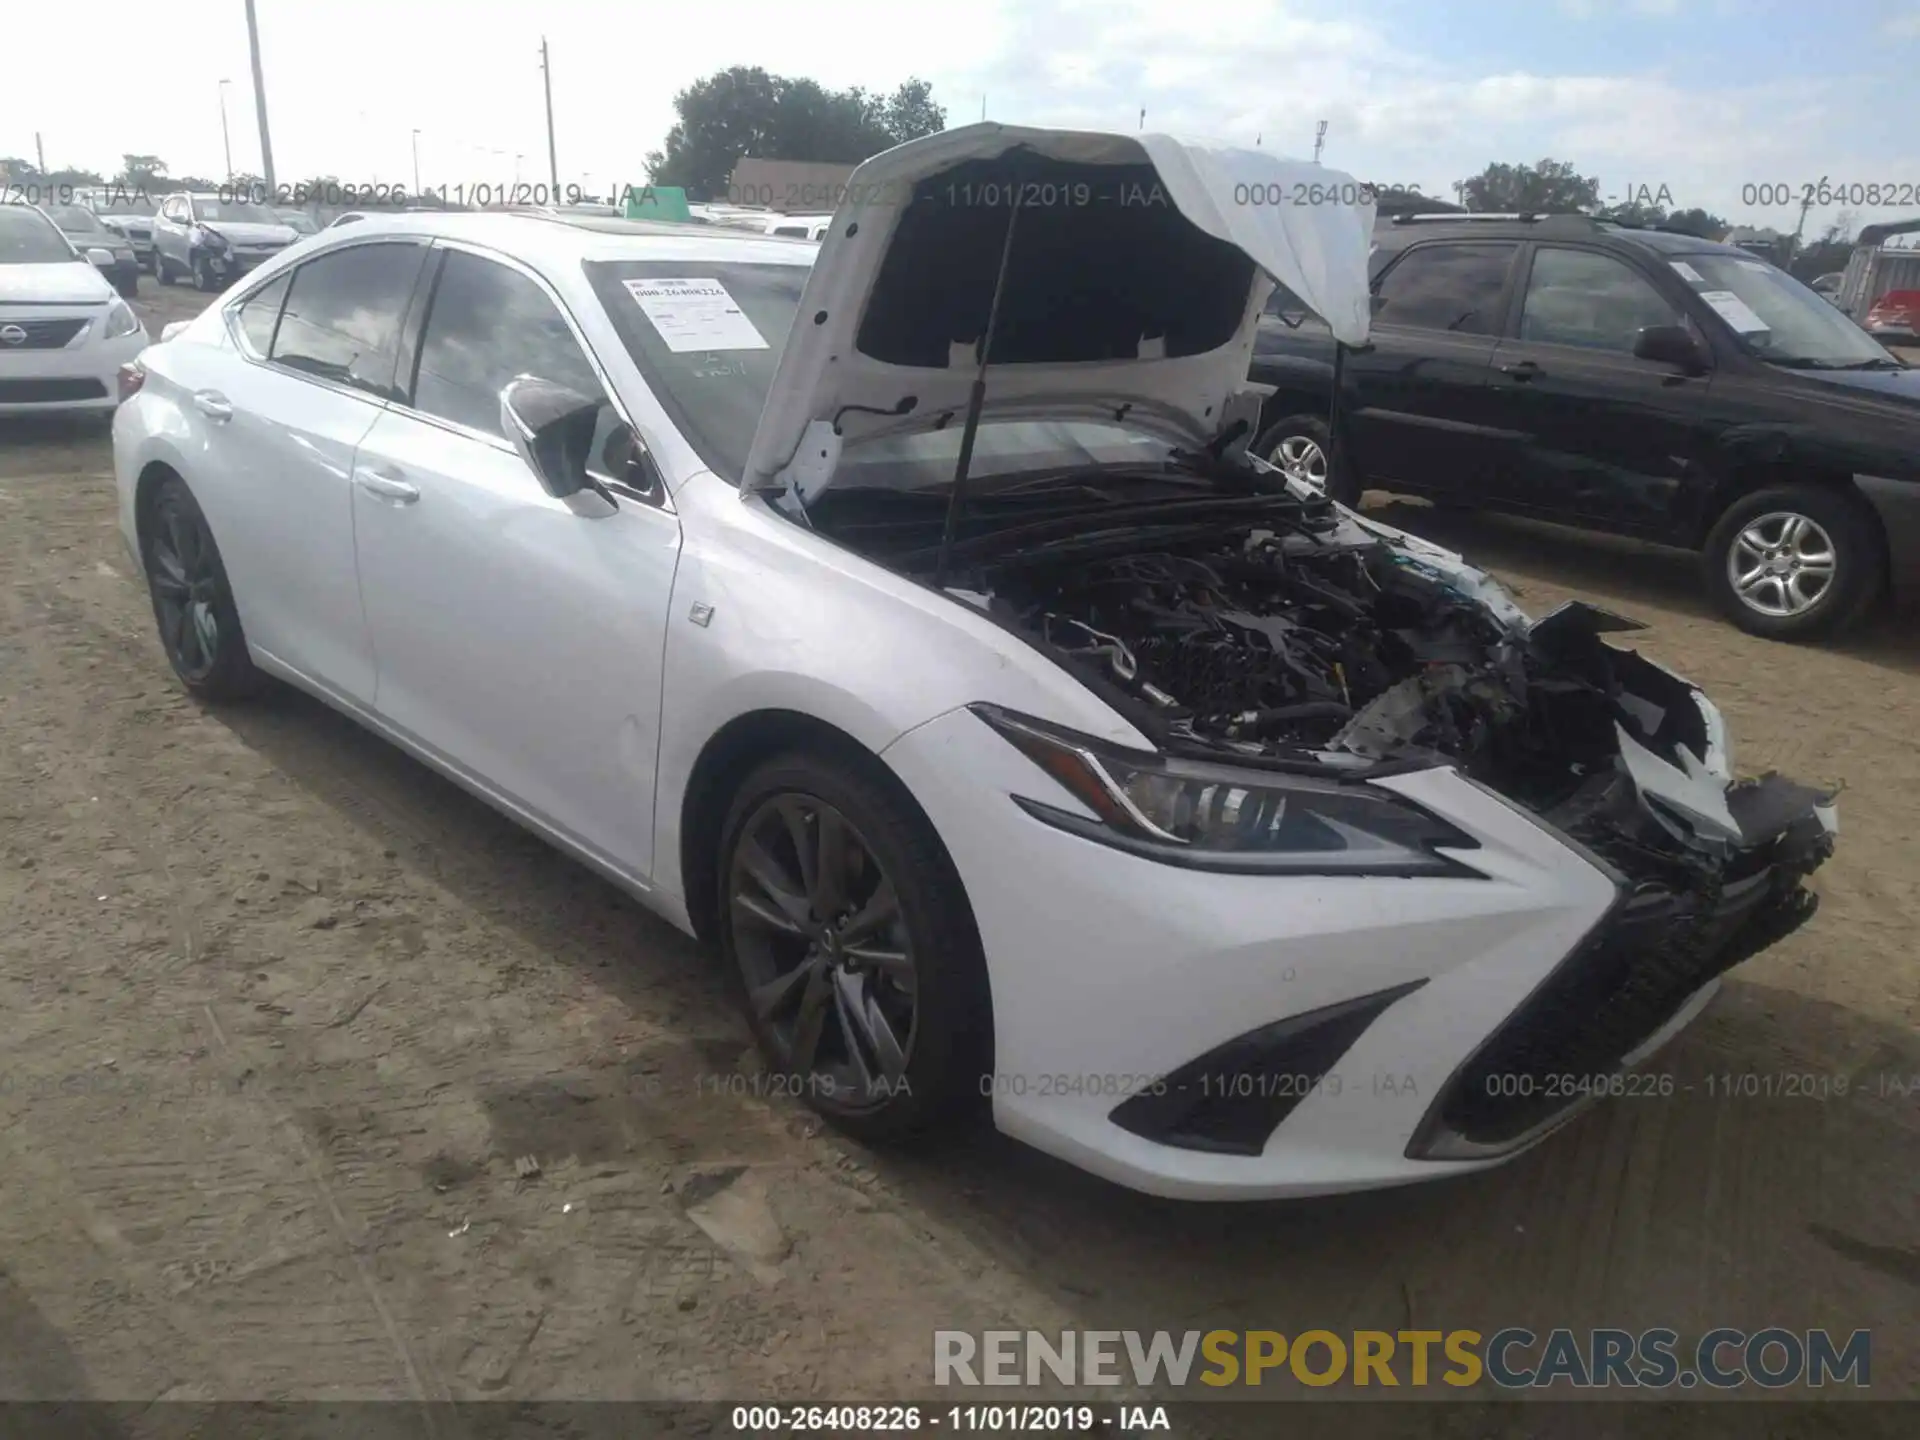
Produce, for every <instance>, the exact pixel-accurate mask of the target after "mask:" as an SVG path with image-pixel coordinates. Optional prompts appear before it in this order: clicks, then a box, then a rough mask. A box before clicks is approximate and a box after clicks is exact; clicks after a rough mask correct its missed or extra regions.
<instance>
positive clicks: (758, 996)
mask: <svg viewBox="0 0 1920 1440" xmlns="http://www.w3.org/2000/svg"><path fill="white" fill-rule="evenodd" d="M818 969H819V966H818V965H816V964H815V963H814V962H813V961H810V960H808V961H802V962H801V963H800V964H798V965H796V966H794V967H793V969H791V970H789V971H787V972H786V973H785V974H784V975H776V976H774V977H773V979H771V980H769V981H767V983H766V984H764V985H756V986H755V987H754V989H753V992H752V994H751V995H750V996H749V997H748V998H750V999H751V1000H752V1001H753V1008H754V1012H755V1013H756V1014H758V1015H759V1016H760V1017H761V1018H762V1019H765V1020H772V1019H774V1018H775V1017H776V1016H779V1015H781V1014H783V1013H784V1012H785V1011H787V1010H788V1009H790V1008H791V1007H792V1006H793V1005H794V1003H795V1002H796V1001H797V1000H798V999H799V998H800V997H801V995H802V994H803V993H804V991H805V990H806V985H807V982H808V981H809V980H811V979H812V978H813V975H814V972H815V971H816V970H818Z"/></svg>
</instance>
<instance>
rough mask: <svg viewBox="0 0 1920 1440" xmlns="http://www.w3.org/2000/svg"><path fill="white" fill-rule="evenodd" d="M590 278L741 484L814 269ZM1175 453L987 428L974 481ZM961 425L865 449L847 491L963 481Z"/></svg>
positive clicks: (1122, 440)
mask: <svg viewBox="0 0 1920 1440" xmlns="http://www.w3.org/2000/svg"><path fill="white" fill-rule="evenodd" d="M586 271H587V278H588V280H589V281H590V282H591V283H592V285H593V288H594V292H595V293H596V294H597V295H598V296H599V297H600V303H601V304H602V305H604V306H605V307H606V309H607V314H608V316H609V317H610V318H611V319H612V321H613V328H614V329H615V330H616V331H617V332H618V333H619V335H620V339H621V341H622V342H623V343H624V344H625V345H626V347H627V352H628V353H629V354H630V355H632V356H633V360H634V363H635V364H636V365H638V366H639V367H640V372H641V373H642V374H643V375H645V376H646V377H647V382H648V384H649V385H650V386H651V387H652V389H653V393H654V395H655V396H656V397H657V398H658V399H659V400H660V402H661V404H662V405H663V406H664V407H665V408H666V410H667V411H668V413H669V414H670V415H671V416H672V417H673V421H674V424H675V425H676V426H677V427H678V429H679V431H680V433H681V434H682V435H684V436H686V438H687V441H688V443H689V444H691V445H692V446H693V448H694V449H695V450H696V451H698V452H699V454H700V458H701V459H702V460H703V461H705V462H706V464H707V465H708V467H709V468H710V469H712V471H713V472H714V474H716V475H719V476H721V477H722V478H724V479H726V480H728V481H729V482H731V483H732V484H735V485H738V484H739V483H740V477H741V476H742V475H743V474H745V472H746V468H747V452H748V450H749V449H750V448H751V447H752V444H753V432H754V428H755V427H756V426H757V425H758V424H759V423H760V411H761V409H762V408H763V407H764V406H765V405H766V401H767V391H768V390H769V389H770V388H771V387H772V385H773V375H774V371H775V370H777V369H778V368H779V365H780V352H781V351H782V349H784V348H785V345H786V339H787V332H788V331H789V330H791V329H792V328H793V319H794V315H795V313H796V311H797V310H798V309H799V306H800V291H801V288H802V287H803V286H804V285H805V284H806V283H807V267H805V266H804V265H749V264H724V263H722V264H716V263H714V262H712V261H684V260H680V261H653V260H649V261H627V260H590V261H588V262H587V264H586ZM1169 450H1170V447H1168V446H1167V445H1165V444H1163V443H1162V442H1160V441H1158V440H1155V439H1152V438H1150V437H1148V436H1145V435H1142V434H1140V433H1138V432H1137V431H1132V430H1126V429H1123V428H1121V427H1120V426H1117V425H1110V424H1105V423H1100V422H1091V421H1086V422H1083V421H1059V420H1024V419H1023V420H991V419H989V420H986V421H983V422H982V424H981V426H980V432H979V435H978V436H977V438H976V441H975V444H974V451H973V460H972V463H971V465H970V467H969V469H968V476H969V480H970V483H971V482H973V481H978V480H981V479H991V477H993V476H995V475H1002V476H1006V475H1014V474H1021V473H1025V472H1028V471H1032V470H1036V469H1055V468H1060V467H1071V466H1076V465H1110V464H1159V463H1160V462H1161V461H1163V460H1165V459H1166V457H1167V455H1168V453H1169ZM959 456H960V427H959V426H958V425H954V426H950V427H948V428H947V429H945V430H939V431H931V432H926V433H922V434H915V435H896V436H885V437H876V438H874V439H870V440H866V441H860V442H855V443H854V444H851V445H849V446H848V447H847V450H846V453H845V454H844V455H843V456H842V457H841V462H840V474H841V477H842V478H841V479H840V481H839V482H838V483H840V484H844V485H846V486H849V487H856V488H867V489H889V490H919V489H923V488H928V487H936V486H940V485H944V484H946V483H948V482H949V481H951V480H952V479H953V471H954V466H955V464H956V463H957V461H958V460H959Z"/></svg>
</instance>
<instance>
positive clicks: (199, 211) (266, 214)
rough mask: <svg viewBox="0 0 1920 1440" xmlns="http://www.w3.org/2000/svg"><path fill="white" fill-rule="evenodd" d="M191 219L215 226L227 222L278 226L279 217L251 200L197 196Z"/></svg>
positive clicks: (194, 200) (194, 198) (194, 199)
mask: <svg viewBox="0 0 1920 1440" xmlns="http://www.w3.org/2000/svg"><path fill="white" fill-rule="evenodd" d="M193 218H194V219H196V220H202V221H206V220H211V221H213V222H215V223H216V224H217V223H218V222H220V221H222V220H227V221H230V222H232V223H233V224H236V225H278V224H279V223H280V217H279V216H278V215H275V214H274V213H273V211H271V210H269V209H268V208H267V207H266V206H264V205H256V204H255V203H254V202H253V201H251V200H219V199H213V200H208V199H205V198H203V197H201V196H199V195H196V196H194V197H193Z"/></svg>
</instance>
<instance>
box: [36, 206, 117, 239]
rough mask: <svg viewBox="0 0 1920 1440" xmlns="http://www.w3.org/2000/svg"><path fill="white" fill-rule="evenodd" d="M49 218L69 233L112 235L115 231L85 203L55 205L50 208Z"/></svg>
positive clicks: (48, 211)
mask: <svg viewBox="0 0 1920 1440" xmlns="http://www.w3.org/2000/svg"><path fill="white" fill-rule="evenodd" d="M47 218H48V219H49V220H51V221H53V223H54V224H56V225H58V226H59V227H60V228H61V229H62V230H64V231H66V232H67V233H68V234H69V235H111V234H112V233H113V232H112V231H111V230H109V229H107V227H106V226H104V225H102V224H101V223H100V217H99V216H97V215H95V214H94V213H93V212H92V211H91V210H89V209H87V208H86V207H85V206H84V205H54V206H51V207H49V208H48V210H47Z"/></svg>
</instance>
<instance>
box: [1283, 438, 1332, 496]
mask: <svg viewBox="0 0 1920 1440" xmlns="http://www.w3.org/2000/svg"><path fill="white" fill-rule="evenodd" d="M1270 458H1271V459H1272V461H1273V463H1274V464H1275V465H1278V466H1279V467H1280V469H1281V470H1283V471H1284V472H1285V473H1286V475H1287V478H1288V479H1290V480H1298V481H1300V482H1301V483H1302V484H1303V485H1306V486H1307V487H1308V488H1310V489H1311V490H1312V491H1313V492H1314V493H1315V494H1317V495H1324V494H1326V493H1327V453H1326V451H1324V450H1322V449H1321V448H1320V443H1319V441H1317V440H1315V439H1314V438H1313V437H1312V436H1311V435H1288V436H1286V437H1285V438H1283V439H1282V440H1281V441H1280V443H1279V444H1277V445H1275V446H1274V447H1273V454H1272V456H1271V457H1270Z"/></svg>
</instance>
